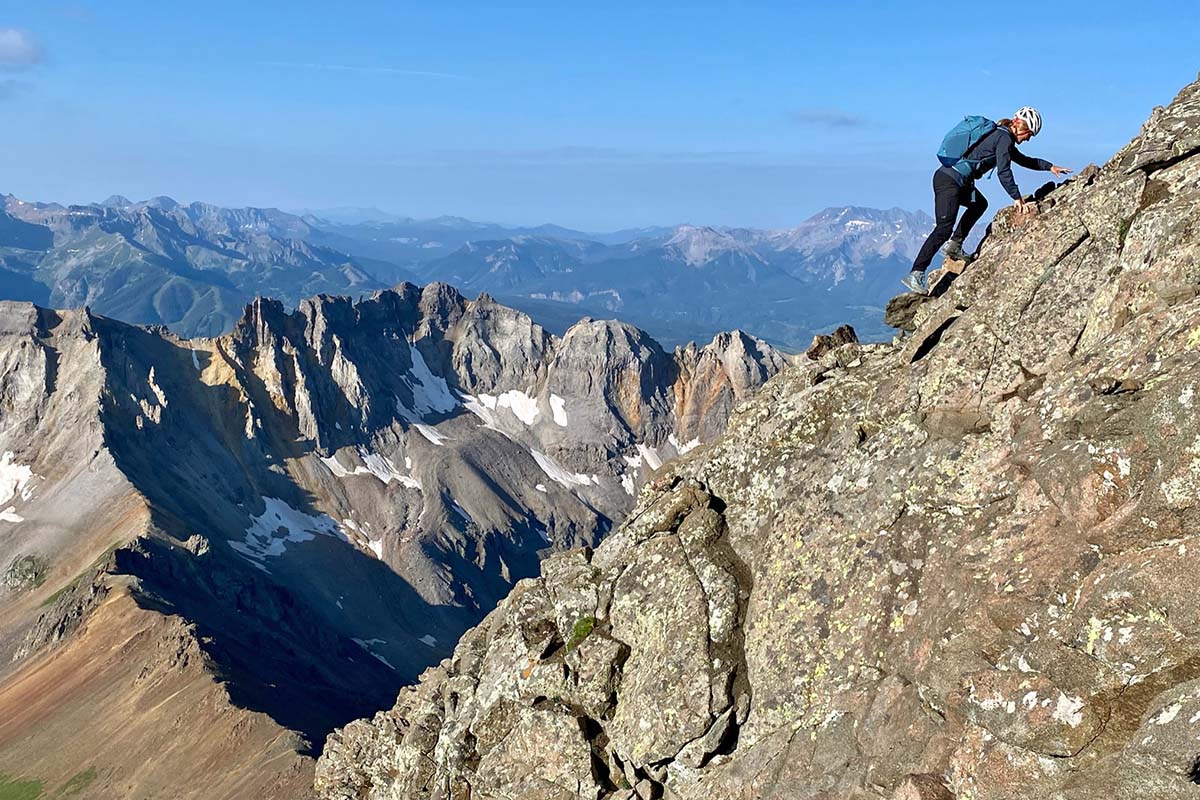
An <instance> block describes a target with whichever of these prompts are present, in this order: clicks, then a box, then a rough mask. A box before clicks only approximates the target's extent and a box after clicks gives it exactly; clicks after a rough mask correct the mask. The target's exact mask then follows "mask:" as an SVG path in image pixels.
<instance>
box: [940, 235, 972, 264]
mask: <svg viewBox="0 0 1200 800" xmlns="http://www.w3.org/2000/svg"><path fill="white" fill-rule="evenodd" d="M942 256H943V257H944V258H948V259H950V260H951V261H961V262H963V263H964V264H970V263H971V262H972V261H974V260H975V256H973V255H971V254H969V253H967V252H966V251H965V250H963V246H962V242H956V241H955V240H953V239H951V240H950V241H948V242H946V244H944V245H942Z"/></svg>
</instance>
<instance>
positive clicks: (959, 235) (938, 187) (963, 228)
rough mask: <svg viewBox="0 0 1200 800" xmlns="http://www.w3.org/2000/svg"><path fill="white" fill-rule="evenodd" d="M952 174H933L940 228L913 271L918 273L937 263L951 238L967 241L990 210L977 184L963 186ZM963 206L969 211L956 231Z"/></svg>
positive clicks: (931, 236)
mask: <svg viewBox="0 0 1200 800" xmlns="http://www.w3.org/2000/svg"><path fill="white" fill-rule="evenodd" d="M948 172H949V170H948V169H947V168H946V167H942V168H941V169H939V170H938V171H937V172H935V173H933V209H934V214H935V216H936V217H937V225H936V226H934V229H933V232H932V233H930V234H929V238H928V239H926V240H925V244H924V245H922V246H921V252H920V253H917V259H916V261H914V262H913V267H912V268H913V269H914V270H917V271H918V272H924V271H925V270H926V269H928V268H929V262H931V261H933V257H934V256H935V255H937V251H938V248H940V247H941V246H942V245H944V244H945V243H946V240H947V239H951V238H953V239H954V240H955V241H956V242H961V241H963V240H964V239H966V238H967V234H968V233H970V232H971V228H973V227H974V226H975V223H976V222H979V218H980V217H982V216H983V212H984V211H987V198H986V197H984V196H983V195H982V194H981V193H980V192H977V191H975V184H974V182H969V183H968V184H967V185H966V186H959V185H958V181H956V180H954V178H953V177H951V176H950V175H948V174H947V173H948ZM959 206H966V208H967V210H966V212H965V213H964V214H963V215H962V219H961V220H959V221H958V228H955V227H954V219H955V217H957V216H958V207H959ZM951 231H953V235H951Z"/></svg>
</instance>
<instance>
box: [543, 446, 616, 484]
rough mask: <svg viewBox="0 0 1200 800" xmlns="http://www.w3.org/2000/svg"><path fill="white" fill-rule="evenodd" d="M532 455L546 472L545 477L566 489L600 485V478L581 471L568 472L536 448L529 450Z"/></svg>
mask: <svg viewBox="0 0 1200 800" xmlns="http://www.w3.org/2000/svg"><path fill="white" fill-rule="evenodd" d="M529 452H530V454H532V455H533V460H534V461H536V462H537V465H538V466H539V467H541V468H542V472H544V473H546V477H548V478H550V480H552V481H554V482H555V483H559V484H562V485H563V486H566V487H567V488H568V489H569V488H571V487H572V486H591V485H592V484H595V485H596V486H599V485H600V479H599V478H598V477H597V476H595V475H584V474H583V473H582V472H568V471H567V470H565V469H563V468H562V467H560V466H559V465H558V462H556V461H555V460H554V459H552V458H550V456H548V455H546V454H545V453H542V452H540V451H538V450H530V451H529Z"/></svg>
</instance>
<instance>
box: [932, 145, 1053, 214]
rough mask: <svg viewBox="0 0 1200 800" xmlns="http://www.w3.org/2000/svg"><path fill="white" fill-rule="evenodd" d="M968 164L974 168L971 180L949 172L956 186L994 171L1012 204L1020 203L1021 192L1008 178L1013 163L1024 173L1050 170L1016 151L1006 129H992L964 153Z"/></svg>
mask: <svg viewBox="0 0 1200 800" xmlns="http://www.w3.org/2000/svg"><path fill="white" fill-rule="evenodd" d="M968 160H969V161H970V162H971V163H972V164H973V165H974V169H972V170H971V177H969V178H967V177H964V176H963V174H962V173H960V172H959V171H958V170H954V169H950V170H949V172H950V173H951V174H952V175H954V177H955V180H957V181H958V183H959V185H960V186H966V185H967V184H968V183H973V182H974V181H976V180H977V179H979V178H981V177H983V175H984V174H985V173H986V172H987V171H988V170H990V169H995V170H996V177H998V178H999V179H1000V185H1001V186H1003V187H1004V191H1006V192H1008V196H1009V197H1011V198H1012V199H1013V200H1020V199H1021V190H1020V189H1018V188H1017V182H1016V181H1015V180H1014V179H1013V174H1012V165H1013V164H1014V163H1015V164H1017V165H1019V166H1022V167H1025V168H1026V169H1032V170H1039V171H1041V172H1047V171H1049V170H1050V168H1051V167H1052V166H1054V165H1053V164H1051V163H1050V162H1049V161H1047V160H1046V159H1044V158H1031V157H1030V156H1027V155H1025V154H1024V153H1022V152H1021V151H1020V150H1018V149H1017V142H1016V140H1015V139H1014V138H1013V135H1012V131H1010V130H1009V129H1008V128H996V130H994V131H992V132H991V133H989V134H988V135H987V136H984V137H983V138H982V139H980V140H979V143H978V144H976V145H975V147H973V148H972V149H971V152H970V153H968Z"/></svg>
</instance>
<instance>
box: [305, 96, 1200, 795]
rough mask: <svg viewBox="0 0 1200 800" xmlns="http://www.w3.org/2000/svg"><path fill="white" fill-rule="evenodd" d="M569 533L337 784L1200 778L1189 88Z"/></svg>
mask: <svg viewBox="0 0 1200 800" xmlns="http://www.w3.org/2000/svg"><path fill="white" fill-rule="evenodd" d="M1040 206H1041V213H1040V214H1038V215H1036V216H1033V217H1031V218H1027V219H1021V220H1018V219H1014V218H1012V217H1010V216H1009V214H1008V212H1007V211H1005V212H1001V215H1000V217H999V219H998V221H997V223H996V224H995V225H994V227H993V231H992V233H991V235H990V237H989V238H988V239H987V240H986V242H985V243H984V245H983V251H982V257H981V258H980V259H979V260H978V261H977V262H975V263H974V264H973V265H972V266H971V267H970V268H969V269H968V270H967V271H966V272H965V273H964V274H963V275H962V276H961V277H959V278H958V279H957V280H956V281H954V282H953V283H952V284H951V285H950V287H949V289H948V291H946V292H945V294H943V295H942V296H940V297H937V298H935V299H932V300H930V301H929V302H926V303H924V304H922V305H921V306H920V307H919V308H918V309H916V310H915V312H914V316H913V319H912V325H911V327H912V328H913V330H914V333H913V335H912V336H910V337H907V338H905V339H904V340H902V341H900V342H898V343H896V344H894V345H889V344H877V345H858V344H854V343H850V344H846V345H843V346H842V347H840V348H837V349H834V350H833V351H831V352H830V353H827V354H826V355H825V356H822V360H821V361H820V362H816V363H806V364H804V365H797V366H793V367H791V368H789V369H786V370H784V371H783V373H782V374H780V375H779V376H777V377H776V378H775V379H773V380H772V381H770V382H769V383H768V384H767V385H766V386H765V387H764V389H763V390H762V391H760V392H759V393H758V394H757V395H756V396H755V398H754V399H753V400H751V401H750V402H748V403H747V404H746V405H745V406H744V407H742V408H741V409H740V410H739V412H738V413H736V414H735V416H734V418H733V420H732V421H731V423H730V426H729V429H728V431H727V432H726V434H725V436H724V437H722V438H721V439H720V440H719V441H718V442H716V443H715V444H714V445H712V446H711V447H707V448H703V449H701V450H699V451H697V452H696V453H692V454H689V455H687V456H686V457H685V458H684V459H683V460H681V461H678V462H675V463H674V464H673V465H671V466H669V467H668V468H667V469H666V472H667V475H666V476H665V477H664V478H663V480H662V481H661V482H655V483H654V484H652V485H651V486H649V487H648V488H647V489H646V490H644V491H643V493H642V495H641V498H640V502H639V504H638V506H637V508H636V510H635V511H634V512H633V514H632V515H631V517H630V518H629V519H628V521H627V522H626V523H624V524H623V525H622V526H620V527H619V528H618V529H617V530H616V531H614V532H613V533H612V534H611V535H610V536H608V537H607V539H606V540H605V541H604V542H603V544H601V545H600V546H599V547H598V548H596V549H595V550H594V551H592V550H580V551H576V552H572V553H566V554H561V555H556V556H553V557H551V558H550V559H548V560H547V561H546V562H545V563H544V564H543V569H542V577H541V578H539V579H536V580H527V581H522V582H520V583H519V584H518V585H517V587H516V588H515V589H514V591H513V592H512V593H511V594H510V595H509V596H508V598H507V599H505V600H504V602H503V603H501V605H500V607H499V608H498V609H497V610H496V611H494V612H493V613H492V614H490V615H489V616H488V617H487V619H486V620H485V621H484V622H483V623H482V624H481V625H479V626H478V627H476V628H475V629H473V630H471V631H470V632H468V633H467V634H466V635H465V636H464V637H463V638H462V640H461V641H460V643H459V644H458V646H457V648H456V649H455V652H454V655H453V656H452V657H451V658H450V659H448V660H446V661H444V662H443V663H442V664H441V665H439V666H438V667H436V668H434V669H432V670H430V671H429V672H427V673H426V674H425V675H424V676H423V678H422V680H421V682H420V683H419V684H417V685H416V686H414V687H411V688H407V689H405V690H404V691H403V692H401V694H400V697H399V699H398V701H397V703H396V705H395V707H394V708H393V709H392V710H390V711H386V712H382V713H380V714H378V715H376V716H375V718H374V719H373V720H366V721H360V722H356V723H353V724H352V725H349V726H347V727H346V728H344V729H343V730H342V731H340V732H338V733H336V734H335V735H333V736H331V737H330V739H329V741H328V743H327V746H326V749H325V754H324V755H323V757H322V758H321V761H320V763H319V765H318V769H317V784H316V785H317V790H318V793H319V795H320V796H321V797H324V798H331V799H332V798H337V800H347V799H349V798H356V799H357V798H372V799H373V800H374V799H376V798H404V799H406V800H407V799H409V798H413V799H415V798H422V799H424V798H430V799H432V798H454V799H455V800H465V798H472V800H479V799H480V798H488V799H489V800H491V799H493V798H545V799H547V800H549V799H551V798H553V799H554V800H566V799H567V798H572V799H576V798H589V800H591V799H592V798H605V799H606V800H616V798H621V800H632V799H633V798H663V797H665V798H681V799H685V800H726V799H728V800H735V799H736V800H744V799H746V798H775V799H777V800H785V798H786V800H800V799H802V798H807V799H810V800H816V798H822V799H823V800H834V799H835V798H836V799H837V800H844V799H846V798H864V799H865V798H903V799H904V800H934V799H936V800H949V799H951V798H958V800H968V798H969V799H970V800H1001V798H1003V799H1004V800H1012V799H1015V798H1061V799H1062V800H1093V799H1094V798H1101V797H1114V798H1156V799H1161V800H1168V799H1174V798H1179V799H1180V800H1182V798H1196V797H1200V785H1198V784H1200V591H1198V590H1197V581H1196V575H1197V572H1198V571H1200V541H1198V540H1197V538H1196V534H1197V531H1200V395H1198V391H1197V390H1198V387H1200V351H1198V349H1197V348H1198V346H1200V83H1195V84H1192V85H1190V86H1188V87H1187V88H1186V89H1184V90H1183V91H1182V92H1181V93H1180V94H1179V96H1178V97H1177V98H1176V99H1175V101H1174V102H1173V103H1172V104H1171V105H1170V106H1169V107H1167V108H1165V109H1156V110H1155V112H1154V114H1153V116H1152V117H1151V118H1150V120H1149V121H1148V122H1147V123H1146V125H1145V127H1144V128H1143V130H1142V132H1141V134H1140V135H1139V136H1138V137H1137V138H1135V139H1134V140H1133V141H1132V142H1131V143H1130V144H1129V145H1128V146H1126V147H1125V148H1124V149H1122V150H1121V151H1120V152H1119V153H1117V155H1116V156H1115V157H1114V158H1113V159H1112V160H1111V161H1110V162H1109V163H1107V164H1106V165H1104V166H1103V167H1102V168H1096V167H1090V168H1088V169H1086V170H1084V171H1083V172H1082V173H1081V174H1080V175H1079V176H1078V177H1077V178H1075V179H1074V180H1071V181H1068V182H1067V183H1066V184H1065V185H1063V186H1060V187H1059V188H1057V189H1056V190H1054V191H1053V192H1051V193H1049V194H1048V195H1046V196H1045V198H1044V199H1043V200H1042V201H1041V203H1040Z"/></svg>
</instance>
